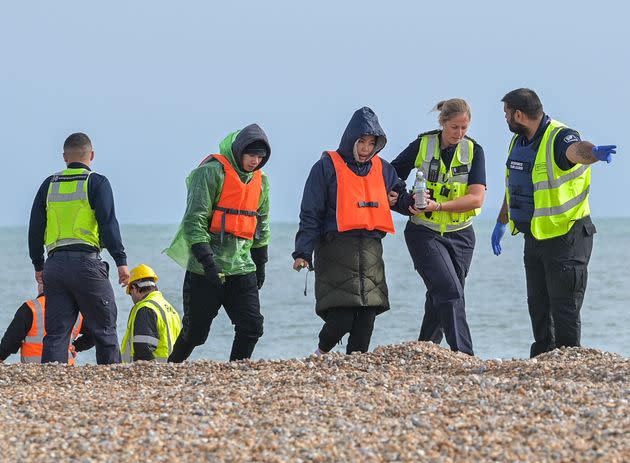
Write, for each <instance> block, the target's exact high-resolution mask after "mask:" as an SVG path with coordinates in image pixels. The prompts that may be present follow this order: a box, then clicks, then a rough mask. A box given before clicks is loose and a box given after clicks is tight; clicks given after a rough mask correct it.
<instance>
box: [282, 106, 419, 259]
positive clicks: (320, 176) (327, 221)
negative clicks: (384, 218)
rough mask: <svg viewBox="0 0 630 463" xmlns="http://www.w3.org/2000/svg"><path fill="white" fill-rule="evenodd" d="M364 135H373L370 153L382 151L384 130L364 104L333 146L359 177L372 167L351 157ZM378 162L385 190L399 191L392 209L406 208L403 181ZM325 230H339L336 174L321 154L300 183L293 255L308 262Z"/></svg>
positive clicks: (375, 233) (378, 234)
mask: <svg viewBox="0 0 630 463" xmlns="http://www.w3.org/2000/svg"><path fill="white" fill-rule="evenodd" d="M364 135H374V136H376V137H377V140H376V146H375V149H374V154H377V153H378V152H379V151H380V150H382V149H383V148H384V147H385V144H386V143H387V138H386V136H385V132H384V131H383V129H382V128H381V126H380V124H379V122H378V118H377V117H376V114H374V111H372V110H371V109H370V108H367V107H363V108H361V109H359V110H357V111H355V113H354V114H353V115H352V119H350V122H349V123H348V126H347V127H346V130H345V131H344V133H343V136H342V137H341V142H340V143H339V148H338V149H337V152H338V153H339V154H340V155H341V156H342V157H343V159H344V160H345V162H346V164H347V166H348V167H349V168H350V169H351V170H352V171H353V172H354V173H356V174H357V175H359V176H361V177H364V176H366V175H367V174H368V173H369V172H370V169H371V168H372V161H371V160H369V161H367V162H364V163H359V162H358V161H356V160H355V158H354V144H355V142H356V141H357V140H358V139H359V138H361V137H362V136H364ZM382 164H383V180H384V181H385V188H386V190H387V191H388V192H390V191H396V192H397V193H398V194H399V200H398V204H397V205H396V207H394V208H393V209H394V210H402V209H406V208H404V206H402V205H403V204H411V201H410V195H409V193H407V192H406V190H405V183H404V182H403V181H402V180H400V179H399V178H398V175H397V174H396V171H395V169H394V168H393V167H392V166H391V165H390V164H389V163H388V162H386V161H385V160H382ZM329 232H335V233H339V232H338V231H337V175H336V173H335V167H334V165H333V163H332V160H331V159H330V156H328V155H327V154H324V155H322V157H321V159H320V160H319V161H317V162H316V163H315V164H314V165H313V167H312V168H311V172H310V174H309V176H308V179H307V180H306V184H305V185H304V193H303V195H302V205H301V208H300V226H299V230H298V232H297V235H296V236H295V252H293V254H292V255H293V258H294V259H297V258H302V259H306V260H307V261H308V262H312V260H311V256H312V254H313V249H314V248H315V245H316V243H317V242H318V240H319V239H320V237H322V236H323V235H324V234H326V233H329ZM343 233H344V234H352V235H362V236H370V237H375V238H379V239H380V238H383V237H384V236H385V233H384V232H382V231H379V230H372V231H369V230H350V231H347V232H343Z"/></svg>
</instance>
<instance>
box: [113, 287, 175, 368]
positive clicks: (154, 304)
mask: <svg viewBox="0 0 630 463" xmlns="http://www.w3.org/2000/svg"><path fill="white" fill-rule="evenodd" d="M153 298H156V299H159V300H161V301H163V303H165V304H168V302H167V301H166V300H165V299H164V297H163V296H162V294H161V293H160V292H159V291H153V292H151V293H149V294H148V295H147V296H146V298H145V299H142V300H141V301H139V302H138V303H137V304H136V305H134V307H133V308H132V309H131V313H130V314H129V321H128V323H127V332H126V333H125V337H124V339H123V345H122V349H121V355H122V360H123V362H125V363H131V362H133V356H134V348H133V343H135V342H142V343H145V344H149V345H151V346H154V347H155V348H156V349H155V351H154V352H153V355H154V360H156V361H158V362H165V361H166V360H167V359H168V356H169V355H170V354H171V352H173V344H174V342H175V340H176V339H177V336H179V332H180V330H181V320H180V319H179V314H177V312H175V310H174V309H172V308H171V309H169V310H168V314H167V310H166V309H165V308H164V307H163V306H162V304H160V303H159V302H158V301H156V300H154V299H153ZM169 306H170V304H169ZM143 307H149V308H152V309H153V310H154V312H155V313H156V314H157V316H158V331H159V335H160V338H156V337H154V336H148V335H140V336H135V335H134V331H135V322H136V315H137V313H138V311H139V310H140V309H141V308H143ZM169 315H170V316H169ZM162 338H165V340H163V339H162ZM164 341H165V342H164ZM162 346H163V347H165V348H166V350H165V351H164V352H161V350H163V349H162Z"/></svg>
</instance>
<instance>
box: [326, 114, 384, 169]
mask: <svg viewBox="0 0 630 463" xmlns="http://www.w3.org/2000/svg"><path fill="white" fill-rule="evenodd" d="M363 135H374V136H375V137H376V145H375V146H374V151H373V152H372V154H371V155H370V157H369V159H372V157H373V156H374V155H375V154H376V153H378V152H379V151H381V150H382V149H383V148H385V144H386V143H387V137H386V136H385V131H383V128H382V127H381V124H379V122H378V117H376V114H375V113H374V111H372V110H371V109H370V108H368V107H367V106H364V107H363V108H361V109H357V110H356V111H355V112H354V114H353V115H352V118H351V119H350V122H348V126H347V127H346V130H345V131H344V132H343V135H342V137H341V141H340V142H339V148H338V149H337V152H338V153H339V154H341V156H342V157H343V158H344V159H345V160H346V162H348V161H355V162H357V159H356V156H355V144H356V142H357V140H359V138H361V137H362V136H363ZM369 159H368V161H369ZM366 162H367V161H366Z"/></svg>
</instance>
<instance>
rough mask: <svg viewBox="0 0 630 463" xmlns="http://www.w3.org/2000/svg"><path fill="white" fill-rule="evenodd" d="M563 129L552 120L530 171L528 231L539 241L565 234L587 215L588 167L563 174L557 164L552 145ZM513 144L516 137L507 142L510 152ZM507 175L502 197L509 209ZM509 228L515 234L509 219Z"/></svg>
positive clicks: (579, 165)
mask: <svg viewBox="0 0 630 463" xmlns="http://www.w3.org/2000/svg"><path fill="white" fill-rule="evenodd" d="M564 128H566V125H564V124H563V123H561V122H558V121H555V120H551V122H550V123H549V126H548V127H547V129H546V130H545V133H544V134H543V137H542V140H541V142H540V146H539V148H538V152H537V154H536V160H535V162H534V167H533V169H532V183H533V188H534V214H533V217H532V221H531V226H530V231H531V234H532V236H534V238H536V239H539V240H543V239H549V238H554V237H557V236H562V235H566V234H567V233H568V232H569V230H570V229H571V227H572V226H573V223H574V222H575V221H576V220H579V219H581V218H584V217H586V216H588V215H590V207H589V203H588V195H589V191H590V183H591V171H590V166H588V165H583V164H576V165H575V166H574V167H573V168H571V169H569V170H568V171H564V170H562V169H560V168H559V167H558V165H557V164H556V160H555V148H554V142H555V139H556V136H557V135H558V133H559V132H560V131H561V130H562V129H564ZM515 141H516V137H514V138H513V139H512V141H511V143H510V152H511V151H512V149H513V147H514V143H515ZM508 156H509V153H508ZM509 174H510V172H509V170H506V194H505V198H506V201H507V204H508V206H509V204H510V195H509V188H507V186H508V184H509ZM508 210H509V207H508ZM510 225H511V228H512V233H517V230H516V227H515V225H514V222H513V221H512V220H511V219H510Z"/></svg>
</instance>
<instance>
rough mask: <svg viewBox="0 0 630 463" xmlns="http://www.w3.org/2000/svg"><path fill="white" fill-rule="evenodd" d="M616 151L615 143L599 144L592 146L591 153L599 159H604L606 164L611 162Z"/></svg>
mask: <svg viewBox="0 0 630 463" xmlns="http://www.w3.org/2000/svg"><path fill="white" fill-rule="evenodd" d="M616 152H617V145H599V146H593V154H594V155H595V157H596V158H597V159H599V160H600V161H606V162H607V163H608V164H610V163H611V162H612V155H613V154H615V153H616Z"/></svg>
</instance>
